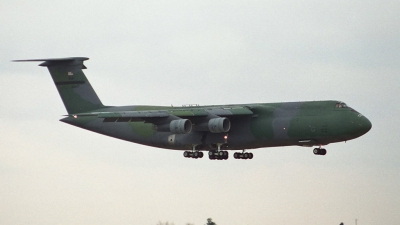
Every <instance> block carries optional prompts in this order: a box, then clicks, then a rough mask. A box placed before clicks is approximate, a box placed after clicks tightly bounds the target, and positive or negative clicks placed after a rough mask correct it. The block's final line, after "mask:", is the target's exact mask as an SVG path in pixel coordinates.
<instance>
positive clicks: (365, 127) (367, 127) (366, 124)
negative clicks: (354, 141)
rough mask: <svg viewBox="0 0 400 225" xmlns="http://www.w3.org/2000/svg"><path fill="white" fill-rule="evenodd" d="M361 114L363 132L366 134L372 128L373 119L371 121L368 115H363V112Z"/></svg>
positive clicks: (360, 121) (360, 123) (360, 122)
mask: <svg viewBox="0 0 400 225" xmlns="http://www.w3.org/2000/svg"><path fill="white" fill-rule="evenodd" d="M359 116H360V120H359V125H360V126H361V129H362V131H363V133H364V134H365V133H367V132H368V131H369V130H371V128H372V123H371V121H369V119H367V117H365V116H362V115H361V114H360V115H359Z"/></svg>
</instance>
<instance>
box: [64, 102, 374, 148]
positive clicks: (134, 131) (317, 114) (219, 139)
mask: <svg viewBox="0 0 400 225" xmlns="http://www.w3.org/2000/svg"><path fill="white" fill-rule="evenodd" d="M338 104H343V103H341V102H339V101H313V102H287V103H262V104H243V105H216V106H195V107H162V106H122V107H107V108H104V109H102V110H96V111H97V112H119V111H146V110H153V111H154V110H159V111H168V110H174V111H175V112H176V111H179V110H182V111H185V112H186V111H196V110H203V109H213V110H216V109H225V110H227V109H232V108H237V107H240V108H241V107H244V108H248V109H249V110H251V111H252V112H253V113H254V114H252V115H243V116H232V117H229V116H227V117H228V118H229V120H230V122H231V127H230V130H229V131H228V132H221V133H211V132H206V131H195V130H192V131H191V132H190V133H187V134H174V133H171V132H165V131H163V132H160V131H157V126H156V125H155V124H153V123H148V122H145V121H127V120H121V121H118V120H116V121H113V122H105V119H103V118H98V117H97V116H82V117H81V116H79V115H78V116H77V118H74V117H66V118H64V119H62V120H61V121H63V122H66V123H69V124H71V125H74V126H78V127H81V128H84V129H87V130H90V131H94V132H97V133H101V134H104V135H108V136H111V137H115V138H119V139H122V140H126V141H131V142H135V143H139V144H143V145H148V146H153V147H159V148H167V149H175V150H191V149H193V146H196V149H197V150H212V149H216V147H217V144H221V149H224V150H240V149H254V148H262V147H274V146H290V145H300V146H315V145H327V144H329V143H334V142H342V141H348V140H351V139H354V138H357V137H359V136H361V135H363V134H364V133H366V132H367V131H368V130H369V129H370V128H371V123H370V122H369V120H368V119H367V118H365V117H364V116H363V115H362V114H360V113H358V112H357V111H355V110H354V109H352V108H350V107H340V108H339V107H337V105H338ZM181 118H185V117H184V116H182V117H181ZM188 118H189V117H188ZM193 125H194V127H195V126H196V124H195V123H194V124H193Z"/></svg>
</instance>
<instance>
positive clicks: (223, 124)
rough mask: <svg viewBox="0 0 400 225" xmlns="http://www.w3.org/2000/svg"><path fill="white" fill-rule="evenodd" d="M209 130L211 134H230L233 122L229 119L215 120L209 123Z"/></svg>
mask: <svg viewBox="0 0 400 225" xmlns="http://www.w3.org/2000/svg"><path fill="white" fill-rule="evenodd" d="M208 129H209V130H210V132H211V133H222V132H228V131H229V130H230V129H231V121H229V119H228V118H225V117H223V118H215V119H210V121H208Z"/></svg>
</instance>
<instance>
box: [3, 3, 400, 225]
mask: <svg viewBox="0 0 400 225" xmlns="http://www.w3.org/2000/svg"><path fill="white" fill-rule="evenodd" d="M399 12H400V2H399V1H376V0H375V1H368V0H363V1H361V0H360V1H337V0H335V1H311V0H306V1H291V0H289V1H268V2H266V1H82V0H80V1H74V0H72V1H39V0H38V1H18V0H13V1H9V0H3V1H1V2H0V15H1V16H0V32H1V35H0V51H1V54H0V91H1V92H0V133H1V136H0V155H1V156H0V183H1V185H0V202H1V204H0V211H1V213H0V223H1V224H141V225H142V224H143V225H145V224H148V225H155V224H156V223H157V222H158V221H170V222H174V223H175V225H181V224H182V225H183V224H185V223H188V222H190V223H194V224H196V225H202V224H205V223H206V218H208V217H212V218H213V219H214V221H215V222H216V223H217V224H218V225H224V224H230V225H242V224H252V225H261V224H290V225H292V224H307V225H310V224H315V225H316V224H339V223H340V222H344V223H345V224H354V221H355V219H356V218H357V219H358V224H359V225H369V224H370V225H372V224H386V225H398V224H400V213H399V212H400V192H399V188H400V162H399V161H400V153H399V150H398V143H399V133H400V129H399V127H400V119H399V116H398V115H399V113H400V104H399V94H400V90H399V88H400V76H399V71H400V53H399V52H400V26H399V24H400V16H399V15H400V14H399ZM70 56H85V57H90V60H89V61H86V63H85V64H86V66H87V67H88V70H86V71H85V73H86V75H87V77H88V78H89V80H90V81H91V83H92V85H93V86H94V88H95V89H96V91H97V93H98V95H99V96H100V98H101V99H102V101H103V103H105V104H108V105H128V104H129V105H134V104H149V105H170V104H174V105H181V104H187V103H197V104H201V105H205V104H225V103H251V102H280V101H303V100H328V99H335V100H342V101H344V102H346V103H347V104H349V105H350V106H352V107H354V108H355V109H357V110H358V111H360V112H361V113H363V114H364V115H365V116H366V117H368V118H369V119H370V120H371V121H372V124H373V128H372V130H371V131H370V132H369V133H367V134H366V135H364V136H362V137H360V138H358V139H356V140H353V141H349V142H347V143H337V144H331V145H328V146H327V147H326V148H327V149H328V154H327V155H326V156H324V157H319V156H314V155H313V154H312V148H302V147H285V148H265V149H257V150H254V151H253V153H254V154H255V158H254V159H253V160H251V161H240V160H232V159H231V160H227V161H223V162H222V161H218V162H217V161H210V160H208V159H206V158H203V159H201V160H200V159H199V160H191V159H185V158H184V157H183V156H182V152H179V151H167V150H162V149H157V148H151V147H145V146H141V145H138V144H133V143H129V142H124V141H121V140H117V139H113V138H109V137H106V136H101V135H99V134H95V133H91V132H89V131H84V130H82V129H79V128H76V127H72V126H69V125H67V124H63V123H61V122H58V120H59V119H60V118H62V115H64V114H66V111H65V109H64V106H63V104H62V102H61V99H60V98H59V96H58V94H57V92H56V88H55V87H54V84H53V82H52V80H51V78H50V75H49V74H48V71H47V69H46V68H42V67H38V66H37V63H11V62H10V60H13V59H26V58H49V57H70Z"/></svg>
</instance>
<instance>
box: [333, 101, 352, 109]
mask: <svg viewBox="0 0 400 225" xmlns="http://www.w3.org/2000/svg"><path fill="white" fill-rule="evenodd" d="M335 108H349V107H348V106H347V105H346V103H344V102H338V103H336V106H335Z"/></svg>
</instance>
